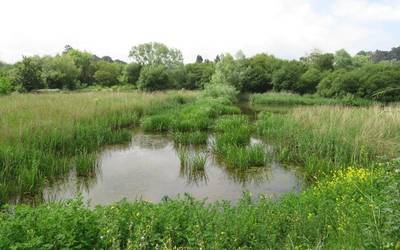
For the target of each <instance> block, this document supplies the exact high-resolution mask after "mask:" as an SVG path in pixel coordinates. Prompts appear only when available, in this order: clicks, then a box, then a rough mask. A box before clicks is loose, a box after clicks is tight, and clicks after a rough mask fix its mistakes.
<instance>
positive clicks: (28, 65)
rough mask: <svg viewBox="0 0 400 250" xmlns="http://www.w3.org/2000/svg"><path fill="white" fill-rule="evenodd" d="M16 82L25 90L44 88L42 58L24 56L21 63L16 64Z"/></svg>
mask: <svg viewBox="0 0 400 250" xmlns="http://www.w3.org/2000/svg"><path fill="white" fill-rule="evenodd" d="M15 69H16V71H15V81H16V83H17V84H20V85H21V86H22V87H23V88H24V89H25V90H27V91H31V90H34V89H41V88H43V87H44V83H43V80H42V61H41V59H40V57H38V56H34V57H26V56H24V57H23V59H22V61H21V62H18V63H17V64H16V68H15Z"/></svg>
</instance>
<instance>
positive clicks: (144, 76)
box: [138, 64, 171, 91]
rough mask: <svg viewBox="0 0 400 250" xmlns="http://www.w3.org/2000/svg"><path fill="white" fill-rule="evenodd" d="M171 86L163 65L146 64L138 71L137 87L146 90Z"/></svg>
mask: <svg viewBox="0 0 400 250" xmlns="http://www.w3.org/2000/svg"><path fill="white" fill-rule="evenodd" d="M170 86H171V84H170V80H169V77H168V69H167V67H166V66H165V65H160V64H151V65H146V66H144V67H143V68H142V70H141V72H140V77H139V81H138V88H139V89H141V90H146V91H154V90H164V89H167V88H169V87H170Z"/></svg>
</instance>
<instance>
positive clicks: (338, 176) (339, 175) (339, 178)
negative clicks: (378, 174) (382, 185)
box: [327, 167, 372, 186]
mask: <svg viewBox="0 0 400 250" xmlns="http://www.w3.org/2000/svg"><path fill="white" fill-rule="evenodd" d="M371 175H372V172H371V171H370V170H368V169H365V168H357V167H348V168H347V169H345V170H338V171H336V172H335V173H334V174H333V177H332V179H331V180H330V181H328V183H327V184H328V185H329V186H336V185H337V184H343V183H350V182H353V181H365V180H367V179H368V178H369V177H371Z"/></svg>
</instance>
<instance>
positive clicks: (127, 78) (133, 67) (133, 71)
mask: <svg viewBox="0 0 400 250" xmlns="http://www.w3.org/2000/svg"><path fill="white" fill-rule="evenodd" d="M141 69H142V65H140V64H138V63H129V64H127V65H126V66H125V67H124V72H123V81H124V82H126V83H130V84H136V83H137V81H138V80H139V76H140V70H141Z"/></svg>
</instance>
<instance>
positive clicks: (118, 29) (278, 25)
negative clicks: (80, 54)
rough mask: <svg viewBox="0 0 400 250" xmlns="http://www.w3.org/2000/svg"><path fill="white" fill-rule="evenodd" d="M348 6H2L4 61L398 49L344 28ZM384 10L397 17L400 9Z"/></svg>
mask: <svg viewBox="0 0 400 250" xmlns="http://www.w3.org/2000/svg"><path fill="white" fill-rule="evenodd" d="M346 2H347V1H346ZM346 2H344V1H340V0H339V1H337V4H335V5H334V7H333V9H332V10H333V11H328V12H327V13H324V14H321V13H319V12H317V11H316V10H315V8H313V6H312V2H311V1H306V0H271V1H264V0H247V1H245V0H230V1H229V0H218V1H215V0H202V1H194V0H169V1H165V0H146V1H144V0H143V1H133V0H130V1H129V0H114V1H104V0H85V1H82V0H80V1H79V0H69V1H67V0H58V1H54V0H53V1H52V0H35V1H31V0H2V2H1V10H0V23H2V24H3V25H2V30H1V38H0V59H1V60H6V61H9V62H14V61H16V60H19V59H20V58H21V56H22V55H33V54H40V55H43V54H55V53H57V52H60V51H61V50H62V49H63V47H64V45H66V44H70V45H72V46H73V47H76V48H79V49H85V50H88V51H91V52H93V53H96V54H98V55H99V56H103V55H110V56H112V57H114V58H120V59H123V60H127V59H128V58H127V56H128V52H129V49H130V48H131V46H133V45H136V44H138V43H143V42H149V41H159V42H164V43H166V44H167V45H169V46H172V47H176V48H179V49H181V50H182V52H183V54H184V56H185V59H186V61H193V60H194V58H195V56H196V55H197V54H201V55H203V56H205V57H208V58H210V59H213V58H214V57H215V55H216V54H218V53H221V52H231V53H234V52H235V51H237V50H239V49H242V50H243V51H244V52H245V53H246V54H254V53H258V52H267V53H272V54H275V55H277V56H281V57H286V58H293V57H299V56H302V55H304V54H305V53H306V52H308V51H310V50H311V49H313V48H320V49H322V50H325V51H333V50H337V49H340V48H346V49H349V50H350V51H351V52H356V51H358V50H360V49H364V48H371V47H372V48H374V46H392V45H394V44H393V42H394V41H393V40H392V38H390V37H389V36H387V34H386V33H384V32H383V31H379V30H376V29H374V28H373V27H370V26H368V25H365V24H363V23H360V22H356V21H348V20H346V21H344V20H343V18H342V17H347V16H349V15H350V16H353V13H352V12H346V11H345V10H347V7H349V5H346ZM351 2H353V4H354V2H356V1H355V0H351ZM357 2H358V1H357ZM361 2H364V1H361ZM352 6H353V5H351V6H350V7H352ZM368 6H369V7H368V8H372V7H371V6H374V5H368ZM382 6H383V7H385V6H386V5H384V4H383V5H382ZM388 6H391V5H388ZM383 7H382V8H383ZM353 9H355V7H354V6H353V7H352V10H353ZM389 9H391V7H390V8H389ZM378 10H379V13H382V14H385V15H386V16H393V17H394V16H396V15H397V14H396V13H397V10H398V9H396V8H394V10H392V11H393V12H394V13H395V14H391V13H392V12H390V13H389V14H388V12H389V11H388V10H387V9H386V7H385V8H384V11H382V10H380V9H379V8H378ZM372 11H376V10H375V8H372V10H371V11H369V12H368V13H372V14H368V15H373V12H372ZM365 15H366V14H365ZM393 17H392V18H393ZM359 18H361V17H359ZM364 18H365V17H364ZM396 20H397V19H396ZM377 34H378V36H377Z"/></svg>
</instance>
